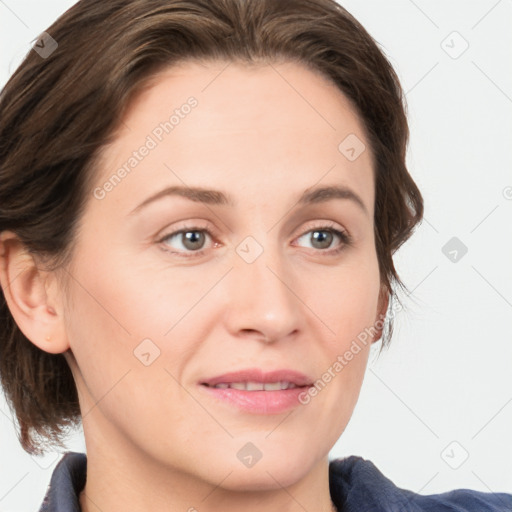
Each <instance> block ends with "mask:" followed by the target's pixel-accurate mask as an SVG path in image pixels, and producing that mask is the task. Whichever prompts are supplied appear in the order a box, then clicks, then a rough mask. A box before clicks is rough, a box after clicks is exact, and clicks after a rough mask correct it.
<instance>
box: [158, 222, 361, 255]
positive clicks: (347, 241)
mask: <svg viewBox="0 0 512 512" xmlns="http://www.w3.org/2000/svg"><path fill="white" fill-rule="evenodd" d="M313 231H328V232H331V233H334V234H335V235H336V236H337V237H338V238H339V239H340V240H341V242H342V243H341V244H340V245H339V246H338V247H337V248H336V249H325V250H323V249H316V250H317V251H319V252H322V253H325V254H326V255H329V256H336V255H338V254H339V253H340V252H341V251H343V250H344V249H345V248H346V247H349V246H351V245H352V237H351V236H350V235H349V234H348V233H347V232H346V231H340V230H339V229H337V228H336V227H335V226H334V224H332V223H329V222H328V223H327V224H323V225H321V226H318V227H313V228H311V229H309V230H308V231H305V232H304V233H303V234H302V235H300V236H299V237H297V238H302V237H303V236H304V235H307V234H308V233H311V232H313ZM189 232H205V233H207V234H208V236H209V237H210V238H211V239H212V240H213V238H214V237H213V235H212V233H211V231H210V230H209V229H208V228H207V227H206V226H185V227H183V228H182V229H179V230H178V231H173V232H171V233H169V234H167V235H165V236H163V237H162V238H160V239H159V240H158V243H161V244H163V242H164V241H165V240H168V239H169V238H172V237H174V236H177V235H180V234H182V233H189ZM162 250H164V251H166V252H170V253H171V254H175V255H177V256H178V257H180V258H196V257H200V256H202V255H203V254H204V253H205V252H206V251H207V250H208V249H200V250H199V251H190V252H191V253H192V255H185V254H184V253H182V252H176V251H170V250H169V249H167V248H164V247H162ZM313 250H315V249H313Z"/></svg>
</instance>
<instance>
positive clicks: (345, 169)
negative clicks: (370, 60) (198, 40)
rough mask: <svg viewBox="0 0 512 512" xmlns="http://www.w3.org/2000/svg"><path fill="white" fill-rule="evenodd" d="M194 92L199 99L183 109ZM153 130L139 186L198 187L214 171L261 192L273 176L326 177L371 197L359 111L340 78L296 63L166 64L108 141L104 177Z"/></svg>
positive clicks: (282, 180) (276, 179)
mask: <svg viewBox="0 0 512 512" xmlns="http://www.w3.org/2000/svg"><path fill="white" fill-rule="evenodd" d="M190 98H194V101H195V106H194V107H193V108H190V107H187V108H186V109H185V108H183V106H184V105H187V104H190ZM148 137H149V138H151V139H154V142H155V143H156V144H155V148H154V149H152V150H151V152H150V154H149V155H148V156H147V157H146V158H144V161H142V162H140V163H139V164H137V165H138V168H139V169H146V170H147V171H148V172H146V173H145V174H144V175H145V176H146V177H147V178H151V179H148V180H146V182H145V183H144V182H143V179H142V176H143V173H142V172H138V173H137V176H135V173H133V174H132V175H131V176H130V177H129V180H128V179H127V180H126V181H127V182H128V181H129V182H131V185H132V187H136V189H137V190H138V191H141V192H142V191H144V192H148V193H149V192H150V191H153V190H154V188H155V181H157V182H163V181H166V182H168V183H166V184H172V182H176V181H177V178H179V176H181V177H183V179H184V181H186V182H187V183H186V184H190V185H193V184H203V183H204V179H205V175H207V177H208V182H209V183H210V184H211V183H212V182H213V183H215V182H219V183H221V182H222V183H223V184H224V185H226V184H227V185H229V186H231V187H236V188H237V189H239V190H243V189H244V188H250V189H253V190H254V187H261V191H262V193H263V191H264V187H265V186H267V187H268V184H269V183H272V184H273V185H274V188H275V190H287V189H290V190H291V189H292V188H293V187H292V186H291V185H292V184H294V183H296V184H297V189H298V188H300V187H302V188H303V189H304V188H307V187H310V186H313V185H314V184H315V183H317V182H318V181H320V180H322V179H323V177H324V176H327V175H328V176H327V178H328V181H329V182H331V183H332V182H333V181H336V182H340V183H343V184H347V185H350V184H351V185H353V186H354V187H355V188H356V189H358V190H359V193H360V195H363V196H365V195H366V201H365V202H366V203H367V205H368V206H369V207H370V206H371V205H372V204H373V193H374V192H373V164H372V156H371V154H370V151H369V146H368V143H367V141H366V137H365V135H364V125H363V123H362V121H361V119H360V117H359V116H358V115H357V113H356V111H355V109H354V108H353V106H352V104H351V102H350V101H349V100H348V99H347V98H346V97H345V95H344V94H343V93H342V92H341V91H340V90H339V89H338V88H337V87H336V86H335V85H334V84H333V83H332V82H330V81H329V80H328V79H326V78H325V77H324V76H323V75H321V74H319V73H315V72H314V71H312V70H310V69H308V68H306V67H304V66H302V65H301V64H298V63H292V62H288V63H280V64H265V65H263V64H258V65H251V66H246V65H242V64H238V63H234V62H225V61H212V62H196V61H188V62H184V63H180V64H179V65H177V66H172V67H169V68H167V69H165V70H163V71H161V72H160V73H159V74H158V75H156V76H154V77H153V78H152V80H151V85H150V86H149V87H147V88H146V89H145V90H144V91H143V92H142V93H141V94H139V95H138V97H137V98H135V100H134V101H133V102H132V103H131V105H130V108H129V109H128V111H127V112H126V114H125V117H124V119H123V124H122V125H121V129H120V131H119V132H118V134H117V138H116V139H115V141H114V143H113V144H111V145H110V146H107V148H106V152H105V154H104V157H105V159H104V162H105V165H104V166H102V167H103V170H104V171H105V172H103V175H102V176H101V179H103V180H104V179H106V178H108V172H111V171H112V169H115V168H116V166H119V165H121V164H122V163H123V162H126V161H127V159H128V158H129V156H130V155H131V153H132V152H133V151H134V150H135V149H136V148H139V147H140V146H141V145H142V144H143V143H144V142H145V141H147V140H148ZM159 138H160V139H161V140H157V139H159ZM347 140H348V145H349V146H350V145H352V146H354V142H355V144H356V147H355V149H356V151H357V152H360V151H362V152H361V154H360V155H358V158H356V159H353V158H347V154H346V149H347V147H345V146H347V143H346V141H347ZM365 147H366V148H367V149H368V151H366V150H362V149H361V148H365ZM348 149H351V148H348ZM344 151H345V152H344ZM348 156H351V155H350V154H349V155H348ZM352 156H353V155H352ZM170 170H171V171H173V172H172V174H171V173H170ZM290 180H292V182H291V181H290ZM178 181H179V179H178ZM180 184H184V183H180ZM123 186H124V185H123ZM223 188H226V187H223ZM126 189H128V187H126ZM294 194H296V191H294Z"/></svg>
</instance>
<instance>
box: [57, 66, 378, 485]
mask: <svg viewBox="0 0 512 512" xmlns="http://www.w3.org/2000/svg"><path fill="white" fill-rule="evenodd" d="M226 65H227V63H226V62H222V63H220V62H218V63H209V64H208V65H199V64H198V63H191V62H187V63H184V64H182V65H180V66H179V67H174V68H170V69H169V70H167V71H166V72H165V73H162V74H161V75H160V77H159V80H158V81H157V82H156V83H155V85H154V86H153V87H152V88H150V89H148V90H146V91H145V92H144V93H143V94H142V95H141V96H139V97H138V99H137V100H136V102H134V103H133V104H132V106H131V108H130V109H129V111H128V112H127V114H126V116H125V117H124V125H123V128H122V130H121V131H120V132H119V137H118V138H117V139H116V140H115V142H114V143H113V144H112V145H110V146H108V147H107V148H106V150H105V152H104V155H103V156H104V158H103V160H102V162H101V164H100V166H99V168H98V174H97V176H95V180H94V181H95V183H94V187H93V188H92V189H91V190H90V195H89V198H88V204H87V207H86V210H85V212H84V215H83V217H82V218H81V222H80V229H79V231H78V237H77V240H76V246H75V252H74V256H73V260H72V262H71V265H70V266H69V267H68V271H69V273H70V275H71V276H72V277H69V282H68V286H69V289H68V290H67V292H66V293H67V295H66V296H65V299H66V302H65V306H64V319H65V329H66V333H67V336H68V339H69V346H70V348H71V351H72V353H73V355H74V357H75V359H76V365H75V361H73V360H72V359H71V358H70V357H69V354H67V357H68V361H70V363H71V364H72V367H73V371H74V375H75V378H76V380H77V385H78V389H79V396H80V402H81V408H82V415H83V426H84V432H85V435H86V441H87V442H88V443H89V444H88V450H93V449H94V448H95V447H96V448H98V447H101V449H102V450H107V451H109V452H110V451H111V452H112V453H116V454H117V456H119V454H127V453H129V454H130V456H137V457H139V458H140V457H142V459H139V460H145V461H146V462H148V461H150V462H151V463H152V464H155V465H157V466H158V465H159V466H160V467H167V468H169V469H173V470H179V471H180V472H185V473H187V474H191V475H194V476H196V477H198V478H200V479H202V480H205V481H208V482H211V483H213V484H215V485H218V482H219V481H221V480H222V479H223V478H225V477H227V475H229V478H226V480H224V481H223V483H222V486H223V487H225V488H232V489H241V488H244V489H251V488H252V489H258V488H264V487H265V486H270V487H272V486H274V487H275V486H276V485H277V484H276V481H278V482H280V484H281V485H287V484H290V483H291V482H293V481H296V480H298V479H299V478H301V477H303V476H304V475H306V474H307V473H308V472H309V471H312V469H313V468H314V467H315V466H316V465H318V464H320V463H324V462H325V458H326V456H327V455H328V452H329V450H330V449H331V447H332V446H333V445H334V443H335V442H336V440H337V439H338V438H339V436H340V435H341V433H342V432H343V430H344V429H345V427H346V425H347V423H348V421H349V418H350V416H351V414H352V411H353V409H354V406H355V404H356V401H357V398H358V395H359V390H360V386H361V383H362V380H363V375H364V371H365V367H366V363H367V357H368V351H369V348H370V341H371V339H369V338H368V337H367V336H366V338H368V339H367V341H366V342H365V343H362V342H361V340H362V339H364V338H365V337H364V336H361V333H363V332H364V331H365V329H366V330H367V331H368V329H369V328H372V326H374V325H375V323H376V321H377V320H379V318H380V317H379V314H382V313H385V306H386V304H385V302H386V301H379V292H380V280H379V270H378V261H377V255H376V250H375V243H374V225H373V214H374V193H375V192H374V178H373V171H372V157H371V155H370V151H369V146H368V142H367V140H366V139H365V136H364V133H363V126H362V123H361V121H360V119H359V118H358V116H357V115H356V114H355V112H354V110H353V109H352V108H351V106H350V104H349V103H348V101H347V99H346V98H345V97H344V96H343V95H342V94H341V93H340V92H339V90H338V89H337V88H336V87H335V86H334V85H332V84H330V83H328V82H327V81H326V80H325V79H324V78H322V77H321V76H319V75H317V74H314V73H312V72H311V71H309V70H307V69H305V68H303V67H302V66H299V65H297V64H291V63H288V64H280V65H273V66H263V67H258V68H252V69H251V68H246V67H239V66H238V65H236V64H234V63H231V64H230V65H227V67H226ZM171 116H174V117H171ZM166 123H167V124H166ZM347 137H348V138H347ZM363 144H364V146H366V148H367V149H366V150H365V149H364V146H363ZM144 148H145V149H144ZM123 166H124V172H123V171H120V170H119V169H121V168H123ZM174 187H176V189H177V188H179V190H181V192H180V193H164V191H166V190H172V189H173V188H174ZM322 187H340V188H343V189H346V190H347V191H349V192H346V193H330V194H329V193H318V194H316V195H313V196H310V197H309V199H310V200H303V201H301V198H303V195H304V194H305V193H311V192H313V191H314V190H316V189H317V188H322ZM195 189H201V190H202V192H198V191H195ZM206 189H209V190H211V192H208V193H207V192H205V190H206ZM154 196H156V198H154ZM152 198H153V199H152ZM306 199H307V198H306ZM359 201H360V202H359ZM141 205H142V206H141ZM333 230H337V231H339V232H341V233H342V235H338V234H336V231H333ZM180 231H181V233H179V232H180ZM347 237H348V238H347ZM63 293H64V292H63ZM358 336H359V338H358ZM376 338H378V336H376ZM354 340H355V341H356V345H355V344H354ZM356 347H357V348H356ZM347 351H348V353H349V355H348V356H347ZM350 355H352V357H350ZM337 362H338V364H336V363H337ZM243 370H254V371H255V372H256V373H255V374H254V375H252V376H251V375H241V376H239V377H236V376H235V377H233V376H231V377H229V376H227V377H226V376H224V377H222V375H223V374H226V373H229V372H236V371H243ZM281 370H282V371H283V372H286V371H294V372H300V373H301V374H303V375H304V376H305V378H306V380H307V382H309V383H312V382H315V381H317V380H319V381H320V382H321V387H319V389H320V391H318V392H317V394H316V396H314V392H313V393H308V392H307V388H304V389H301V390H299V391H300V393H299V391H297V389H295V390H293V389H290V390H288V391H275V390H266V391H265V390H260V391H253V390H241V389H236V388H237V387H238V388H240V387H241V386H240V385H239V384H236V383H235V384H233V386H232V387H230V388H228V389H222V388H220V389H219V388H216V389H214V388H213V387H211V386H210V387H207V386H206V385H204V383H205V382H207V381H209V382H210V384H211V385H212V379H214V378H215V377H218V376H221V377H220V378H219V379H217V381H220V382H225V381H229V380H231V381H237V379H238V382H240V381H244V382H245V381H260V380H261V378H260V377H261V375H259V376H258V372H261V373H262V374H265V373H267V372H276V371H278V372H279V371H281ZM329 376H330V378H329ZM269 379H270V381H273V382H275V381H276V380H290V379H291V380H293V379H292V377H291V376H290V374H288V375H287V374H285V373H283V374H281V375H279V374H276V375H273V376H270V377H269ZM297 384H300V383H297ZM302 384H304V382H303V383H302ZM251 393H254V394H253V395H251ZM299 396H300V397H301V400H299V399H298V397H299ZM230 397H231V398H230ZM301 402H302V403H301ZM249 469H250V471H249ZM269 473H270V475H272V478H271V477H270V476H269Z"/></svg>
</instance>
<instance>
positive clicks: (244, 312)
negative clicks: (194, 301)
mask: <svg viewBox="0 0 512 512" xmlns="http://www.w3.org/2000/svg"><path fill="white" fill-rule="evenodd" d="M240 254H242V256H239V255H236V256H235V263H234V268H233V270H232V271H231V272H230V276H229V278H228V282H229V284H228V285H227V286H228V288H229V289H228V290H226V292H227V297H228V300H227V302H226V303H225V310H224V312H223V314H224V318H225V322H226V325H227V329H228V331H229V332H230V334H231V335H233V336H235V337H238V338H240V337H244V338H255V339H261V340H262V341H266V342H276V341H278V340H280V339H283V338H286V337H290V336H292V335H293V334H296V332H297V331H299V330H300V329H301V322H302V321H303V319H304V310H303V308H304V305H303V302H301V301H300V300H299V298H298V297H297V295H296V294H295V293H294V283H293V280H294V277H293V272H292V269H291V268H290V266H289V265H286V262H285V261H284V255H282V254H281V255H280V254H277V251H275V252H273V253H272V254H271V253H270V251H269V250H266V249H265V250H263V252H262V253H261V255H260V256H258V257H257V258H256V259H255V260H254V261H252V262H248V261H250V260H245V259H244V257H243V253H240Z"/></svg>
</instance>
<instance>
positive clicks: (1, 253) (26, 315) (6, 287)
mask: <svg viewBox="0 0 512 512" xmlns="http://www.w3.org/2000/svg"><path fill="white" fill-rule="evenodd" d="M52 277H54V276H51V275H49V273H48V272H46V271H43V270H42V269H40V268H38V266H37V263H36V260H35V258H34V256H33V255H32V254H31V253H30V252H28V251H27V249H26V247H25V246H24V245H23V243H22V242H21V241H20V240H19V238H18V237H17V236H16V234H15V233H12V232H10V231H3V232H2V233H0V284H1V285H2V291H3V293H4V297H5V300H6V302H7V306H8V307H9V310H10V312H11V315H12V316H13V318H14V321H15V322H16V324H17V326H18V327H19V329H20V330H21V332H22V333H23V334H24V335H25V336H26V337H27V338H28V339H29V340H30V341H31V342H32V343H33V344H34V345H36V346H37V347H39V348H40V349H41V350H44V351H45V352H50V353H54V354H57V353H61V352H65V351H66V350H67V349H68V348H69V344H68V341H67V336H66V333H65V330H64V323H63V317H62V312H61V311H60V308H59V307H58V305H57V304H55V303H52V301H53V300H54V298H53V297H52V298H50V297H49V296H48V294H47V283H48V280H49V279H51V278H52Z"/></svg>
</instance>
